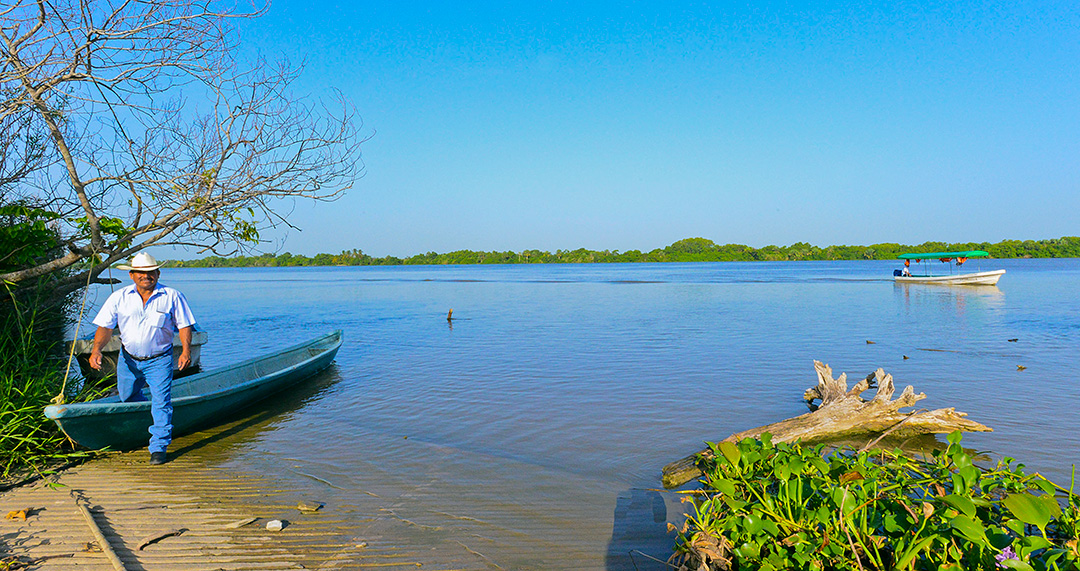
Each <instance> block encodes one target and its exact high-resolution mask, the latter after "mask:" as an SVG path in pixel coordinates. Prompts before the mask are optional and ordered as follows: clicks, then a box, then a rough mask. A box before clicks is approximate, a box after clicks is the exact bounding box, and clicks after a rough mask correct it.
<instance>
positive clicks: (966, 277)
mask: <svg viewBox="0 0 1080 571" xmlns="http://www.w3.org/2000/svg"><path fill="white" fill-rule="evenodd" d="M1004 273H1005V270H993V271H989V272H975V273H973V274H955V275H948V276H895V277H894V278H893V279H895V280H896V282H897V283H905V284H937V285H990V286H992V285H997V283H998V280H999V279H1001V276H1002V275H1003V274H1004Z"/></svg>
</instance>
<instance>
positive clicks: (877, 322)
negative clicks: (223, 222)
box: [97, 260, 1080, 569]
mask: <svg viewBox="0 0 1080 571" xmlns="http://www.w3.org/2000/svg"><path fill="white" fill-rule="evenodd" d="M973 263H974V262H973ZM981 266H982V269H993V268H996V267H1003V268H1005V269H1007V270H1008V273H1007V274H1006V275H1005V276H1004V277H1003V278H1002V281H1001V283H1000V285H999V287H990V288H986V287H983V288H956V287H954V288H950V287H934V286H897V285H894V284H893V283H892V281H891V273H892V269H893V268H895V267H899V266H898V265H897V264H895V263H892V262H798V263H752V264H743V263H725V264H628V265H601V264H595V265H554V266H544V265H532V266H464V267H462V266H450V267H446V266H440V267H392V268H296V269H292V268H288V269H287V268H282V269H214V270H192V269H188V270H166V271H164V272H163V276H162V281H163V282H164V283H167V284H169V285H173V286H176V287H179V288H180V289H181V290H183V291H184V292H185V293H186V294H187V296H188V299H189V301H190V302H191V305H192V307H193V309H194V311H195V313H196V316H197V318H198V319H199V323H200V325H201V326H202V327H203V328H204V329H205V330H207V331H208V332H209V334H210V342H209V343H208V344H207V345H206V346H205V348H204V353H203V366H204V368H213V367H216V366H222V365H227V364H229V363H231V362H234V361H236V360H239V359H242V358H246V357H248V356H251V355H255V354H260V353H264V352H268V351H272V350H274V349H276V348H279V347H282V346H284V345H289V344H293V343H296V342H300V341H303V340H306V339H308V338H310V337H313V336H315V335H317V334H320V333H323V332H326V331H329V330H333V329H344V331H345V339H346V342H345V345H344V346H343V347H342V349H341V352H340V353H339V355H338V358H337V362H336V365H335V366H334V367H332V368H331V369H330V370H329V371H328V372H327V373H325V374H324V375H322V376H320V378H318V379H316V382H314V383H312V384H311V385H310V386H309V387H306V388H303V389H300V390H296V391H292V392H290V393H287V394H286V395H284V396H283V397H282V398H280V399H277V400H276V401H275V402H273V403H268V404H266V405H263V406H262V407H259V408H258V409H256V410H255V411H254V412H251V413H249V416H248V418H247V419H246V421H245V422H241V423H239V424H234V425H230V428H229V429H228V430H226V431H224V432H220V431H219V432H216V433H213V439H214V440H215V445H214V446H203V445H201V444H200V439H202V440H206V439H207V434H210V433H204V434H201V435H196V436H195V437H188V438H186V439H181V440H179V441H178V442H177V444H176V445H175V446H174V450H176V451H178V452H181V453H184V452H189V453H199V454H205V455H206V458H207V461H208V462H213V463H217V464H219V465H220V466H221V467H222V468H224V469H226V470H229V469H233V470H248V471H250V470H256V471H260V472H263V473H265V474H267V475H269V476H271V477H273V478H275V479H278V480H280V481H281V482H282V484H283V485H285V486H288V487H290V488H291V489H295V490H296V493H297V494H298V495H302V496H305V497H313V498H317V499H319V500H321V501H324V502H326V504H327V510H328V512H329V513H333V514H336V515H337V516H340V517H341V518H342V520H343V522H345V525H346V527H347V528H348V531H347V535H348V536H349V537H350V538H356V539H357V540H358V541H359V540H362V539H363V538H365V537H373V536H392V537H395V538H397V540H398V541H400V542H401V544H402V545H403V546H406V547H409V548H411V549H415V550H426V552H430V556H429V558H428V559H425V560H424V563H425V568H440V566H441V567H453V566H457V567H461V566H466V567H472V568H484V567H487V566H491V565H497V566H499V567H502V568H505V569H551V568H567V569H605V568H606V569H633V568H634V567H635V565H636V568H638V569H659V568H662V566H660V565H658V564H656V563H654V562H651V561H650V560H649V559H648V558H647V555H651V556H653V557H658V558H661V559H663V558H666V557H667V556H668V555H669V554H670V544H671V541H672V540H671V537H670V536H669V535H667V534H666V531H665V523H666V522H667V521H672V522H678V521H680V520H679V514H680V513H681V510H680V505H679V502H678V497H677V496H676V495H675V494H671V493H666V492H658V491H655V488H657V487H659V473H660V469H661V467H662V466H663V465H664V464H666V463H667V462H670V461H672V460H675V459H678V458H681V457H683V456H685V455H687V454H690V453H692V452H695V451H697V450H698V449H699V448H701V444H702V441H704V440H716V439H720V438H723V437H725V436H727V435H728V434H731V433H733V432H736V431H740V430H744V429H747V428H751V427H755V426H760V425H763V424H767V423H770V422H774V421H778V420H782V419H785V418H788V417H791V416H794V415H797V414H801V413H803V412H805V411H806V407H805V405H804V404H803V403H802V401H801V396H802V393H803V390H804V389H806V388H807V387H809V386H811V385H812V384H813V383H814V382H815V378H814V371H813V364H812V361H813V360H814V359H818V360H821V361H824V362H826V363H828V364H830V365H831V366H832V367H833V369H834V371H835V372H836V373H837V374H839V372H842V371H846V372H848V374H849V376H851V377H855V378H858V377H861V376H864V375H866V374H867V373H869V372H871V371H873V370H874V369H876V368H877V367H883V368H884V369H885V370H886V371H887V372H889V373H892V374H893V376H894V378H895V380H896V383H897V384H898V385H899V386H900V387H903V386H904V385H907V384H912V385H914V386H915V389H916V392H920V391H921V392H925V393H926V394H927V395H929V398H927V399H926V400H925V401H923V402H922V403H920V404H921V405H923V406H926V407H930V408H938V407H945V406H953V407H956V408H957V409H958V410H961V411H965V412H968V413H970V417H971V418H972V419H974V420H977V421H979V422H982V423H984V424H988V425H990V426H992V427H993V428H994V429H995V432H994V433H992V434H978V435H968V436H966V437H965V439H964V441H965V443H966V444H967V445H968V446H971V447H973V448H977V449H980V450H988V451H993V452H995V453H1000V454H1006V455H1011V456H1015V457H1018V458H1020V459H1022V460H1023V461H1024V462H1025V463H1026V464H1027V465H1028V469H1029V470H1031V471H1035V470H1038V471H1041V472H1043V473H1044V474H1046V475H1048V476H1049V477H1051V478H1052V479H1056V480H1058V481H1060V482H1062V483H1066V484H1067V483H1068V481H1069V477H1070V474H1071V465H1072V464H1073V463H1074V462H1077V460H1080V417H1078V416H1077V414H1076V410H1077V407H1078V404H1080V382H1078V381H1077V378H1076V369H1075V361H1076V358H1077V356H1078V355H1080V351H1078V349H1080V296H1078V295H1077V293H1078V292H1080V260H1002V261H992V262H988V261H982V262H981ZM107 290H108V288H104V290H99V292H98V295H97V298H98V303H100V302H101V301H104V297H105V294H107V293H108V291H107ZM450 308H453V310H454V316H455V317H456V318H457V319H455V321H454V322H453V326H452V327H451V326H449V325H448V324H447V321H446V319H445V316H446V312H447V310H448V309H450ZM1010 339H1017V341H1015V342H1010V341H1009V340H1010ZM867 341H873V342H874V343H873V344H868V343H867ZM905 355H906V356H908V357H909V358H908V359H904V356H905ZM1017 365H1023V366H1025V367H1026V369H1025V370H1018V368H1017Z"/></svg>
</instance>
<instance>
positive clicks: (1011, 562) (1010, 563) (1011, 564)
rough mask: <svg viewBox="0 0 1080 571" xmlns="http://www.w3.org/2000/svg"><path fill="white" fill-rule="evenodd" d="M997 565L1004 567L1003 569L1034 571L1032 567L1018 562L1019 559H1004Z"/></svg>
mask: <svg viewBox="0 0 1080 571" xmlns="http://www.w3.org/2000/svg"><path fill="white" fill-rule="evenodd" d="M998 565H1000V566H1002V567H1004V568H1005V569H1016V570H1017V571H1035V568H1034V567H1032V566H1031V565H1028V564H1027V563H1024V562H1023V561H1020V560H1019V559H1006V560H1005V561H1002V562H1001V563H998Z"/></svg>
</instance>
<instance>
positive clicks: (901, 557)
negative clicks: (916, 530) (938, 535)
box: [893, 536, 934, 569]
mask: <svg viewBox="0 0 1080 571" xmlns="http://www.w3.org/2000/svg"><path fill="white" fill-rule="evenodd" d="M933 541H934V537H933V536H930V537H924V538H922V539H920V540H919V541H916V542H915V543H914V544H912V545H910V546H909V547H908V548H907V549H905V550H902V551H901V552H900V553H898V554H897V556H898V557H897V559H896V564H895V565H893V568H894V569H906V568H907V567H908V565H910V564H911V562H912V561H914V560H915V558H916V557H918V556H919V553H920V552H922V550H924V549H926V548H927V547H929V546H930V544H931V543H933Z"/></svg>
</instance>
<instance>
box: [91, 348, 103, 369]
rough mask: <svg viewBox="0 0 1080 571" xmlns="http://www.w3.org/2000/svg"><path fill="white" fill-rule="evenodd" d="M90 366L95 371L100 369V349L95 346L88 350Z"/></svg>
mask: <svg viewBox="0 0 1080 571" xmlns="http://www.w3.org/2000/svg"><path fill="white" fill-rule="evenodd" d="M90 368H91V369H93V370H95V371H100V370H101V350H100V349H98V348H97V347H94V349H92V350H91V351H90Z"/></svg>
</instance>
